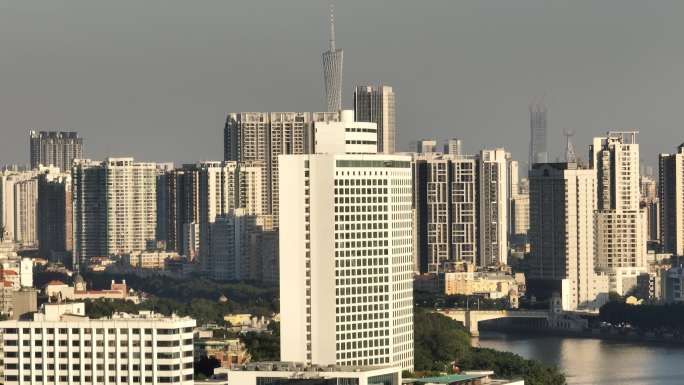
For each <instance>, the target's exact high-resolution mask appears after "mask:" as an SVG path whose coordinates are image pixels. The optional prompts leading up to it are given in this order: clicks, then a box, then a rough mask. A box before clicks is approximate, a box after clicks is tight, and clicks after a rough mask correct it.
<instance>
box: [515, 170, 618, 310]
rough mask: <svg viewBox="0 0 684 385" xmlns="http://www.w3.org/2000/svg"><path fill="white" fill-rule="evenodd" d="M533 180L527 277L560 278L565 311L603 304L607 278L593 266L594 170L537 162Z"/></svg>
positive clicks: (555, 279) (531, 176)
mask: <svg viewBox="0 0 684 385" xmlns="http://www.w3.org/2000/svg"><path fill="white" fill-rule="evenodd" d="M529 180H530V230H529V239H530V261H531V262H530V268H531V269H530V272H529V273H528V278H531V279H541V280H550V281H561V282H564V284H561V285H560V286H561V288H562V290H561V297H562V302H563V308H564V309H565V310H576V309H578V308H598V307H599V306H600V305H602V304H603V302H605V301H606V300H607V296H608V279H607V276H599V275H597V274H596V273H595V268H594V236H595V235H594V212H595V210H596V179H595V173H594V170H590V169H582V168H581V167H578V165H577V164H576V163H537V164H535V165H534V166H533V167H532V170H530V173H529Z"/></svg>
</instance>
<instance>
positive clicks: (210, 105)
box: [0, 0, 684, 166]
mask: <svg viewBox="0 0 684 385" xmlns="http://www.w3.org/2000/svg"><path fill="white" fill-rule="evenodd" d="M0 7H1V8H2V12H0V51H1V52H2V55H1V57H0V79H2V83H1V84H2V86H1V87H0V116H2V123H1V125H0V127H1V128H0V131H2V133H3V139H2V141H0V164H5V163H27V162H28V159H27V158H26V149H27V146H28V140H27V132H28V130H29V129H32V128H35V129H62V130H74V131H78V132H79V133H80V134H81V135H83V136H84V137H87V138H88V143H87V145H86V149H85V152H86V155H87V156H88V157H91V158H95V159H101V158H103V157H105V156H109V155H130V156H134V157H136V159H141V160H156V161H162V160H168V161H175V162H177V163H180V162H192V161H196V160H199V159H221V157H222V145H221V135H222V130H223V125H224V122H225V115H226V113H227V112H230V111H244V110H250V111H300V110H301V111H308V110H321V111H323V110H324V108H325V106H324V103H323V81H322V74H321V62H320V61H321V59H320V53H321V52H322V51H323V50H324V49H325V48H326V46H327V44H328V35H327V32H328V28H327V21H328V20H327V18H326V14H327V13H328V3H327V2H324V1H313V0H310V1H304V0H296V1H287V2H282V1H261V0H258V1H239V2H238V1H230V2H225V1H202V2H187V1H176V0H173V1H168V0H167V1H161V0H160V1H145V2H134V1H129V0H123V1H110V2H99V1H98V2H92V1H70V2H53V1H28V2H27V1H23V2H4V4H2V5H0ZM682 11H684V4H683V3H681V2H678V1H649V2H643V1H622V0H609V1H601V2H594V1H553V2H548V1H533V0H522V1H515V2H510V1H458V2H452V1H430V2H415V1H405V0H402V1H372V2H367V1H357V0H353V1H344V2H339V3H338V4H336V18H337V23H336V31H337V44H338V46H339V47H342V48H343V49H344V50H345V63H344V78H343V80H344V90H343V104H344V106H345V107H347V108H350V107H351V106H352V89H353V86H354V85H355V84H359V83H364V82H383V83H386V84H390V85H392V86H393V88H394V90H395V92H396V95H397V134H398V140H397V149H398V150H399V149H402V150H404V149H409V148H410V145H411V143H412V142H413V141H415V140H416V139H419V138H423V137H436V138H439V139H441V140H443V139H445V138H448V137H453V136H456V137H459V138H462V139H463V141H464V146H465V149H466V152H470V153H474V152H476V151H479V149H480V148H482V147H483V146H505V147H506V149H507V150H509V151H511V152H512V153H513V156H514V157H515V158H517V159H521V160H524V159H526V158H527V157H526V154H527V152H528V141H529V113H528V105H529V103H530V102H531V101H533V100H535V99H537V98H541V97H542V96H544V95H545V102H546V104H547V106H548V109H549V151H550V159H555V158H556V157H561V156H562V150H563V145H564V140H563V137H562V130H563V129H564V128H571V129H574V130H575V132H576V133H577V135H576V137H575V139H574V142H575V147H576V148H577V151H578V153H579V154H580V155H581V156H583V157H585V158H586V153H587V146H588V144H589V142H590V138H591V137H593V136H595V135H600V134H603V133H604V132H605V131H607V130H609V129H631V128H636V129H639V130H640V131H641V135H640V136H639V143H640V145H641V159H642V160H643V161H645V162H646V163H647V164H649V165H652V166H655V165H656V160H657V158H656V156H657V154H658V153H660V152H672V151H674V146H675V145H676V144H678V143H679V142H681V139H682V138H681V137H680V136H679V135H678V134H679V132H681V130H680V129H679V124H680V123H679V122H680V113H679V112H680V110H681V107H680V104H681V102H680V101H681V100H682V99H683V98H684V82H683V81H682V79H683V78H684V77H683V76H682V73H681V68H682V65H681V63H682V62H684V52H683V50H682V45H681V41H680V40H681V39H680V36H682V35H683V34H684V25H682V23H681V22H680V21H681V17H680V16H681V15H682Z"/></svg>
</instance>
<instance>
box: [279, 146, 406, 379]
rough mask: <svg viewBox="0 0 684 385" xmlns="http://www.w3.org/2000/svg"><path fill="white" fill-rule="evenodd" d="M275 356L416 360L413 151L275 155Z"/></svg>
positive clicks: (347, 361)
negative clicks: (277, 229)
mask: <svg viewBox="0 0 684 385" xmlns="http://www.w3.org/2000/svg"><path fill="white" fill-rule="evenodd" d="M280 180H281V182H282V181H287V183H281V184H280V202H287V204H284V205H281V207H280V222H281V223H282V224H287V225H283V226H281V228H280V276H281V277H283V278H282V279H281V281H280V298H281V299H280V301H281V302H280V308H281V327H282V333H281V359H282V360H284V361H294V362H305V363H309V364H322V365H327V364H338V365H398V366H401V367H402V368H403V369H406V370H412V369H413V281H412V275H413V259H412V255H413V241H412V210H411V158H410V157H407V156H398V155H349V154H316V155H289V156H287V155H285V156H281V157H280Z"/></svg>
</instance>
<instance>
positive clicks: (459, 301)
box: [413, 290, 508, 310]
mask: <svg viewBox="0 0 684 385" xmlns="http://www.w3.org/2000/svg"><path fill="white" fill-rule="evenodd" d="M413 299H414V302H415V303H416V305H417V306H420V307H424V308H453V307H457V308H466V307H468V308H471V309H481V310H502V309H507V308H508V300H507V299H505V298H500V299H491V298H485V297H483V296H478V295H463V294H455V295H446V294H441V293H438V294H436V293H433V292H426V291H419V290H415V291H414V292H413Z"/></svg>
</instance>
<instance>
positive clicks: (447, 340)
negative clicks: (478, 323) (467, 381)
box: [414, 309, 566, 385]
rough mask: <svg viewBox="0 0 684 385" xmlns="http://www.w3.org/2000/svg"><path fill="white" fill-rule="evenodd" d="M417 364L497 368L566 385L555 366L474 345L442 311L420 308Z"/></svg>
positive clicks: (428, 368) (430, 368)
mask: <svg viewBox="0 0 684 385" xmlns="http://www.w3.org/2000/svg"><path fill="white" fill-rule="evenodd" d="M414 334H415V341H414V364H415V369H416V371H417V372H423V373H425V374H434V373H436V372H444V371H447V372H449V371H451V370H452V366H456V367H458V368H459V369H460V370H483V369H488V370H494V373H495V374H496V375H497V376H499V377H503V378H524V380H525V383H526V384H529V385H564V384H565V383H566V382H565V376H564V375H563V374H562V373H561V372H560V371H558V369H556V368H554V367H550V366H547V365H544V364H542V363H540V362H538V361H534V360H526V359H524V358H522V357H520V356H519V355H517V354H513V353H508V352H499V351H496V350H493V349H484V348H473V347H471V346H470V336H469V334H468V332H467V331H466V330H465V328H464V327H463V326H462V325H461V324H460V323H458V322H456V321H454V320H452V319H450V318H448V317H445V316H443V315H441V314H437V313H431V312H429V311H427V310H423V309H417V310H416V313H415V316H414Z"/></svg>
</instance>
